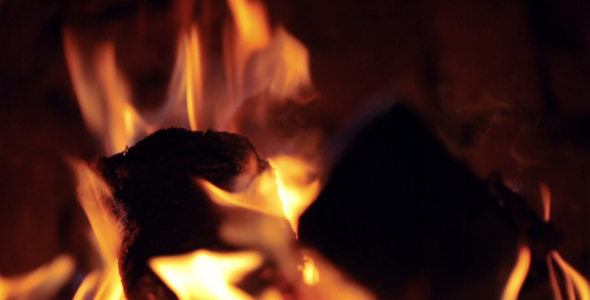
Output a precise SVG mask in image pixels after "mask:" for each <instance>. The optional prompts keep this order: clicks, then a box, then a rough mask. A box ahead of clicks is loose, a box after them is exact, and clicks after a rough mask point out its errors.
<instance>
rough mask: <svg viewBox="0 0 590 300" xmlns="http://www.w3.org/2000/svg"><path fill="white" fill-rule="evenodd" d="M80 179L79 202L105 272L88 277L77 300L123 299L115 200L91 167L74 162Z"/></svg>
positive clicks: (119, 238)
mask: <svg viewBox="0 0 590 300" xmlns="http://www.w3.org/2000/svg"><path fill="white" fill-rule="evenodd" d="M71 165H72V167H73V169H74V171H75V174H76V176H77V179H78V200H79V202H80V204H81V205H82V208H83V209H84V212H85V213H86V217H87V218H88V220H89V221H90V226H91V227H92V231H93V232H92V236H93V237H94V239H95V242H96V244H97V248H98V250H99V254H100V256H101V258H102V260H103V268H102V269H101V270H99V271H96V272H94V273H91V274H90V275H88V276H87V277H86V279H85V281H84V282H83V284H82V285H81V286H80V288H79V289H78V291H77V292H76V295H75V297H74V299H88V297H91V296H92V295H94V297H93V298H92V299H94V300H119V299H124V298H125V297H124V295H123V286H122V285H121V277H120V275H119V268H118V264H117V255H118V253H119V249H120V247H121V230H120V225H119V223H118V222H117V220H116V219H115V217H114V216H113V213H112V207H109V205H108V203H109V200H112V194H111V190H110V188H109V187H108V185H107V184H106V183H105V182H104V181H103V180H102V178H101V177H100V176H99V175H97V174H96V173H95V172H94V171H93V170H92V169H90V167H88V166H87V165H86V164H85V163H83V162H80V161H74V160H72V161H71Z"/></svg>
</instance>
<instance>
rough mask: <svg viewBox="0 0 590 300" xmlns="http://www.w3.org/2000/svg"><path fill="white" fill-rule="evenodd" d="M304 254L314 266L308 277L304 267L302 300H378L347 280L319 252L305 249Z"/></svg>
mask: <svg viewBox="0 0 590 300" xmlns="http://www.w3.org/2000/svg"><path fill="white" fill-rule="evenodd" d="M303 253H304V257H305V259H306V260H307V262H308V263H311V264H313V266H311V265H308V266H309V267H308V268H309V269H308V271H307V272H309V273H308V275H306V268H305V265H304V267H303V276H304V277H303V283H304V285H302V286H299V287H298V288H299V290H300V294H301V299H318V300H319V299H339V300H376V299H377V298H376V297H375V295H373V294H372V293H371V292H370V291H368V290H366V289H365V288H364V287H363V286H361V285H359V284H358V283H356V282H354V281H352V280H351V279H349V278H347V277H346V276H345V275H344V274H343V273H342V272H341V271H340V270H339V269H338V268H337V267H335V266H334V265H332V264H331V263H329V262H328V261H327V260H325V259H324V258H323V257H322V256H321V255H320V254H318V253H317V252H314V251H310V250H308V249H304V250H303ZM320 274H321V276H320ZM310 275H311V276H310ZM307 276H309V277H307ZM306 277H307V279H306Z"/></svg>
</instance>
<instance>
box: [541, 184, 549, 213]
mask: <svg viewBox="0 0 590 300" xmlns="http://www.w3.org/2000/svg"><path fill="white" fill-rule="evenodd" d="M540 188H541V200H542V201H543V220H544V221H545V222H549V220H550V219H551V190H549V187H548V186H547V185H546V184H544V183H541V184H540Z"/></svg>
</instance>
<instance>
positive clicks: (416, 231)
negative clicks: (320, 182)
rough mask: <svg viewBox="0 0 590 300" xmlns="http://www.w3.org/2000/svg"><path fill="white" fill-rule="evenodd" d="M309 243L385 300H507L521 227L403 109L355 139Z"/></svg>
mask: <svg viewBox="0 0 590 300" xmlns="http://www.w3.org/2000/svg"><path fill="white" fill-rule="evenodd" d="M299 236H300V239H301V240H302V241H303V242H305V243H307V244H308V245H310V246H312V247H315V248H317V249H318V250H319V251H320V252H321V253H323V254H324V255H325V256H326V257H327V258H328V259H330V260H331V261H332V262H333V263H335V264H336V265H337V266H339V267H341V268H342V269H344V270H345V271H346V272H347V273H348V274H349V275H350V276H351V277H352V278H353V279H355V280H357V281H358V282H360V283H361V284H363V285H364V286H366V287H368V288H369V289H371V290H372V291H374V292H375V293H376V294H377V296H378V298H380V299H417V298H419V299H498V298H499V296H500V293H501V291H502V288H503V286H504V284H505V283H506V280H507V276H508V274H509V272H510V269H511V268H512V265H513V263H514V258H515V254H516V249H517V236H518V228H517V226H516V225H515V223H514V222H513V221H512V219H511V217H510V214H508V213H506V211H505V210H504V209H503V208H502V207H501V205H500V202H499V199H498V197H495V196H493V195H492V194H491V193H490V191H489V187H488V185H487V184H486V183H485V182H482V181H480V180H478V179H477V178H476V177H475V176H474V175H472V173H471V172H470V171H468V169H467V168H466V167H465V166H463V165H462V164H461V163H459V162H457V161H456V160H455V159H453V158H452V157H451V156H450V155H449V154H448V153H447V152H446V150H445V149H444V148H443V147H442V146H441V144H440V143H439V142H438V141H437V140H436V139H435V138H434V137H433V136H432V135H431V133H430V132H429V130H428V129H427V126H425V124H423V122H422V120H421V119H420V118H419V117H418V116H417V115H416V114H415V113H414V111H412V110H411V109H409V108H406V107H404V106H397V107H394V108H393V109H392V110H391V111H390V112H389V113H387V114H386V115H385V116H383V117H381V118H379V119H378V120H377V121H375V122H374V123H373V124H371V125H369V126H368V127H367V128H366V129H365V130H364V132H363V133H361V134H360V136H359V137H358V138H357V139H356V140H355V141H354V143H353V144H352V146H351V148H350V149H349V151H348V153H346V154H345V155H344V157H343V159H342V160H341V162H340V163H339V164H338V165H337V166H336V168H335V169H334V171H333V174H332V177H331V178H330V180H329V181H328V182H327V185H326V186H325V188H324V190H323V191H322V193H321V194H320V196H319V198H318V199H317V201H316V202H315V203H314V204H312V205H311V207H310V208H309V209H308V210H307V211H306V212H305V214H304V215H303V216H302V218H301V220H300V228H299Z"/></svg>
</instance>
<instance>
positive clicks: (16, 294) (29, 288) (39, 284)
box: [0, 255, 76, 299]
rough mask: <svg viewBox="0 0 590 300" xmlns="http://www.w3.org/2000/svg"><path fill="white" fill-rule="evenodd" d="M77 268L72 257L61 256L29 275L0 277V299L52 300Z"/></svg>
mask: <svg viewBox="0 0 590 300" xmlns="http://www.w3.org/2000/svg"><path fill="white" fill-rule="evenodd" d="M75 267H76V262H75V261H74V259H73V258H72V257H71V256H69V255H60V256H58V257H56V258H55V259H53V261H51V262H50V263H48V264H46V265H43V266H41V267H39V268H38V269H36V270H34V271H32V272H30V273H28V274H24V275H20V276H15V277H3V276H0V299H50V298H52V297H53V296H54V295H55V294H56V293H57V292H58V291H59V290H60V289H61V288H62V287H63V286H64V285H65V284H66V283H67V282H68V281H69V280H70V278H71V277H72V275H73V274H74V269H75Z"/></svg>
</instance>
